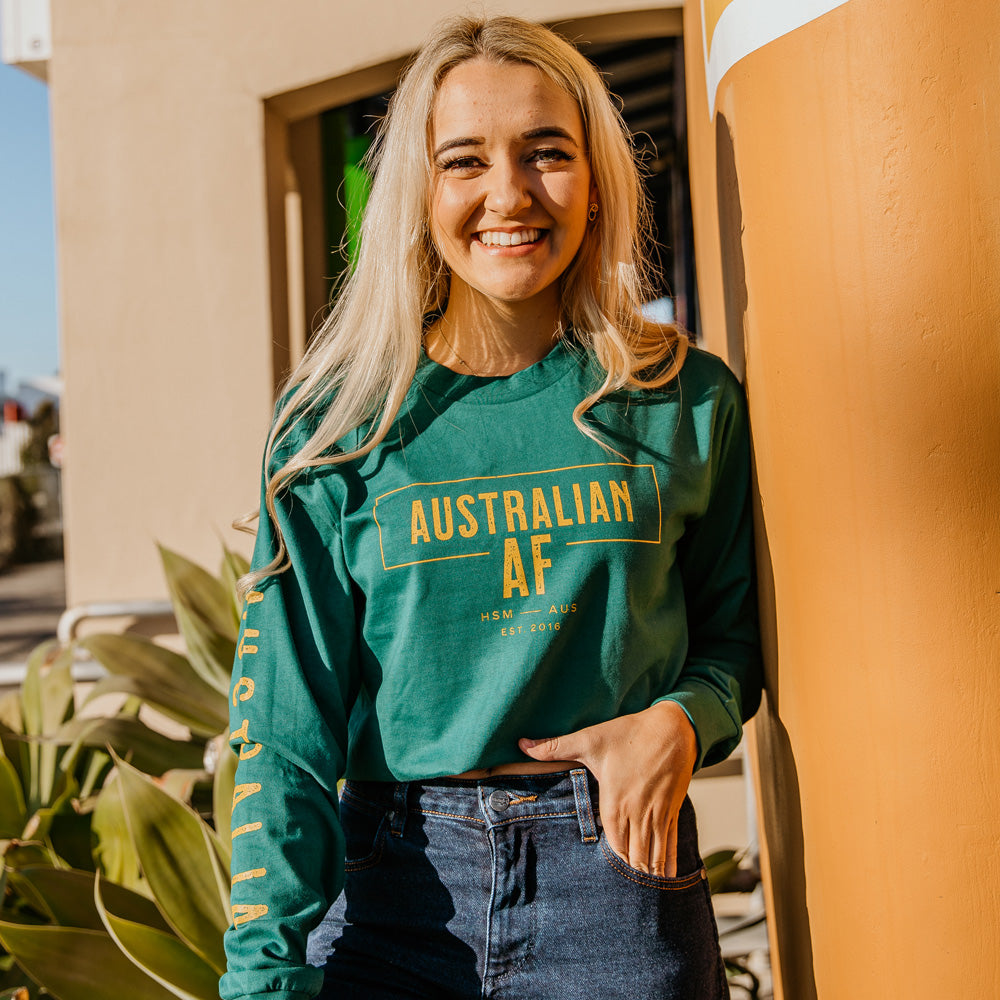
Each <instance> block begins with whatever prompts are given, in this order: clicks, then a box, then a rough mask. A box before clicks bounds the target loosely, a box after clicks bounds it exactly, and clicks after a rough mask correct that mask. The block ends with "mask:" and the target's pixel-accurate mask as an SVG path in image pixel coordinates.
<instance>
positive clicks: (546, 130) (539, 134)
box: [434, 125, 577, 159]
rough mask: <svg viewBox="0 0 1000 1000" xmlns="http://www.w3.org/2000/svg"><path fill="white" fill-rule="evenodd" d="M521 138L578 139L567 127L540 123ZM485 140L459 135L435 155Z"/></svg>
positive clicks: (481, 143)
mask: <svg viewBox="0 0 1000 1000" xmlns="http://www.w3.org/2000/svg"><path fill="white" fill-rule="evenodd" d="M521 139H522V140H530V139H566V140H568V141H569V142H571V143H573V145H574V146H575V145H577V141H576V139H574V138H573V136H572V135H571V134H570V133H569V132H567V131H566V129H564V128H560V127H559V126H558V125H540V126H539V127H538V128H532V129H528V131H527V132H522V133H521ZM485 142H486V139H485V138H484V137H483V136H478V135H476V136H459V137H458V138H455V139H448V140H447V141H446V142H442V143H441V145H440V146H438V148H437V149H435V150H434V157H435V159H436V158H437V157H439V156H440V155H441V154H442V153H447V152H448V150H449V149H458V148H460V147H462V146H482V145H484V144H485Z"/></svg>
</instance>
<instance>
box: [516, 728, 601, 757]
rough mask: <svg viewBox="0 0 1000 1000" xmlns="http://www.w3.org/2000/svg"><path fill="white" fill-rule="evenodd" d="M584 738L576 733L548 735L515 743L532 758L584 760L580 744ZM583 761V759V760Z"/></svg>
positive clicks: (583, 741)
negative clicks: (545, 737)
mask: <svg viewBox="0 0 1000 1000" xmlns="http://www.w3.org/2000/svg"><path fill="white" fill-rule="evenodd" d="M583 743H585V740H583V739H581V738H580V737H579V734H578V733H569V734H568V735H566V736H550V737H548V738H547V739H543V740H529V739H521V740H518V741H517V745H518V746H519V747H520V748H521V752H522V753H525V754H527V755H528V756H529V757H531V758H532V759H533V760H579V761H584V753H585V751H584V750H583V747H582V744H583ZM584 762H585V761H584Z"/></svg>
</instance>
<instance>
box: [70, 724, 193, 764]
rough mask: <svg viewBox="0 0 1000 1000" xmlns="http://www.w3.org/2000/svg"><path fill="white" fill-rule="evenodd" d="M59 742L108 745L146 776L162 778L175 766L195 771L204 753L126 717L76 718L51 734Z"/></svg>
mask: <svg viewBox="0 0 1000 1000" xmlns="http://www.w3.org/2000/svg"><path fill="white" fill-rule="evenodd" d="M52 739H53V740H54V741H56V742H59V743H65V744H74V743H81V744H83V745H85V746H91V747H105V746H111V747H113V748H114V749H115V750H116V751H118V753H119V755H126V754H127V756H128V759H129V760H130V761H131V762H132V763H133V764H135V766H136V767H138V768H140V769H141V770H143V771H145V772H146V773H147V774H152V775H157V776H158V775H161V774H163V772H164V771H167V770H169V769H170V768H174V767H181V768H198V767H200V766H201V764H202V760H203V758H204V754H205V751H204V749H203V747H202V746H201V745H200V744H198V743H191V742H188V741H184V740H172V739H170V737H169V736H164V735H163V734H162V733H158V732H157V731H156V730H155V729H150V728H149V726H147V725H146V724H145V723H144V722H141V721H140V720H139V719H136V718H134V717H132V716H128V715H116V716H113V717H112V718H109V719H101V718H92V719H91V718H84V717H77V718H75V719H71V720H70V721H69V722H67V723H66V724H65V725H63V726H61V727H60V729H59V730H58V731H57V732H56V733H55V734H54V735H53V737H52Z"/></svg>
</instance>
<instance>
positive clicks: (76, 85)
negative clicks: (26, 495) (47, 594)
mask: <svg viewBox="0 0 1000 1000" xmlns="http://www.w3.org/2000/svg"><path fill="white" fill-rule="evenodd" d="M465 6H466V5H464V4H462V5H460V4H455V3H448V2H439V3H435V2H426V0H425V2H410V3H399V2H384V0H383V2H379V0H368V2H366V3H364V4H353V5H348V4H335V3H325V4H318V3H314V2H311V0H288V2H285V3H283V4H282V5H281V7H280V11H279V9H278V8H277V7H276V6H275V5H274V4H273V3H267V2H264V0H252V2H249V0H238V2H237V0H214V2H212V3H208V4H205V3H192V2H176V3H170V4H121V3H117V2H111V0H94V2H89V3H86V4H79V3H73V2H72V0H53V11H52V16H53V53H52V58H51V61H50V65H49V81H50V100H51V111H52V129H53V157H54V173H55V188H56V211H57V231H58V267H59V277H60V309H61V325H62V357H63V363H64V371H65V376H66V396H65V409H64V427H65V436H66V443H67V458H66V471H65V526H66V555H67V586H68V599H69V603H70V604H76V603H80V602H84V601H91V600H105V599H130V598H139V597H155V596H159V595H161V594H162V593H163V590H164V588H163V584H162V581H161V579H160V571H159V566H158V562H157V556H156V552H155V547H154V541H156V540H158V541H160V542H162V543H164V544H166V545H168V546H170V547H173V548H176V549H179V550H181V551H183V552H185V553H186V554H188V555H190V556H191V557H193V558H196V559H199V560H202V561H205V562H209V563H212V564H214V563H215V562H216V560H217V555H218V551H219V541H218V539H219V536H221V537H223V538H225V539H226V540H227V541H229V542H230V543H232V544H238V545H241V546H243V547H245V545H246V543H245V541H243V540H242V538H241V536H237V535H235V533H233V532H232V531H231V530H230V529H229V528H228V525H229V522H230V521H231V519H232V518H233V516H234V515H236V514H238V513H241V512H243V511H245V510H246V509H247V508H248V507H250V506H253V505H255V503H256V494H257V474H258V465H259V453H260V449H261V445H262V439H263V435H264V432H265V428H266V424H267V420H268V416H269V413H270V406H271V398H272V390H273V384H274V367H275V364H276V363H278V364H280V362H281V356H282V355H281V350H280V349H279V350H277V351H275V350H274V348H273V344H272V340H273V337H272V332H273V316H272V312H273V314H274V315H275V316H277V317H278V319H279V324H278V325H279V326H280V320H281V318H282V315H283V314H284V316H285V319H286V326H287V304H286V301H285V300H286V296H287V290H286V289H285V288H283V287H281V285H282V282H281V280H280V279H281V278H282V269H283V268H284V262H283V261H281V260H276V257H275V254H274V253H272V252H271V251H270V250H269V236H270V238H271V239H272V240H273V239H274V238H275V235H276V234H275V232H273V231H272V232H270V233H269V228H268V199H267V178H268V176H272V178H273V173H274V172H273V167H274V164H273V162H272V164H271V166H272V174H270V175H269V174H268V173H267V171H266V169H265V160H266V159H267V157H266V155H265V131H266V130H267V132H268V135H269V136H270V137H271V138H270V139H269V143H270V145H269V147H268V150H267V155H268V156H271V157H272V159H273V157H274V156H275V155H280V154H281V152H282V150H283V148H284V147H283V138H284V133H283V129H284V127H285V124H286V122H287V120H288V119H289V118H294V117H297V116H301V115H304V114H306V113H309V112H313V113H314V112H315V111H316V110H318V109H319V108H321V107H323V106H324V103H325V104H326V105H329V104H331V103H337V102H341V101H346V100H352V99H355V98H356V97H358V96H360V95H361V94H362V93H364V92H365V90H366V88H368V87H371V86H372V85H373V81H374V82H375V83H376V84H378V83H380V84H381V85H383V86H384V85H385V82H386V81H387V80H388V79H390V78H391V71H386V70H383V71H376V72H375V73H374V74H371V73H369V74H368V75H367V76H366V75H365V70H366V69H369V68H370V67H378V66H380V65H382V64H385V63H391V64H393V65H398V60H399V59H400V58H401V57H402V56H405V55H406V54H407V53H409V52H410V51H411V50H412V49H413V48H414V47H415V45H416V44H417V43H418V42H419V40H420V38H421V37H422V36H423V35H424V34H425V32H426V30H427V27H428V25H430V24H431V23H432V22H433V21H434V20H436V19H437V18H439V17H440V16H442V15H444V14H446V13H449V12H453V11H458V10H462V9H464V7H465ZM677 6H679V4H668V5H663V4H653V3H643V2H641V0H630V2H627V3H625V2H617V3H616V2H613V0H601V2H586V0H572V2H569V0H544V2H536V3H533V4H531V5H527V4H523V5H521V6H520V8H514V10H515V11H516V12H521V13H525V14H528V15H529V16H531V17H534V18H537V19H540V20H549V21H556V20H560V21H561V20H567V19H579V18H584V19H586V18H593V19H594V20H590V21H585V22H581V25H580V30H576V25H574V29H573V30H574V33H576V34H584V33H586V34H589V35H591V37H594V38H597V37H601V36H602V34H605V35H606V34H607V33H609V32H610V33H614V32H615V31H616V30H621V27H622V22H621V18H620V16H619V15H621V14H622V13H623V12H632V13H630V15H629V18H628V19H627V20H628V21H629V24H628V31H638V32H639V33H640V34H641V33H642V31H643V30H644V26H645V29H648V30H650V31H653V30H656V26H657V24H659V25H661V26H662V24H663V23H664V20H663V19H664V18H665V17H666V18H668V20H669V19H670V18H673V19H674V20H673V21H671V22H670V23H672V24H673V25H674V26H675V27H676V24H677V19H678V17H679V15H678V12H677V11H676V10H668V9H667V8H669V7H677ZM609 14H611V15H615V17H610V18H609V17H608V15H609ZM616 18H617V19H618V20H617V27H616ZM390 69H391V67H390ZM352 74H353V76H351V75H352ZM345 76H346V77H348V79H347V80H346V82H342V83H339V84H338V83H334V84H327V85H325V86H324V83H323V82H324V81H331V80H337V78H341V77H345ZM280 95H286V96H285V97H282V96H280ZM266 99H272V100H270V102H269V104H268V108H269V110H268V112H267V115H265V100H266ZM266 122H267V129H266V128H265V125H266ZM275 126H277V128H276V127H275ZM275 134H277V140H275V139H274V136H275ZM278 175H279V176H280V171H279V172H278ZM272 183H273V179H272ZM271 193H272V196H273V194H274V192H273V191H272V192H271ZM272 208H273V197H272ZM278 221H279V223H280V219H279V220H278ZM271 223H272V227H271V228H272V230H273V229H274V223H275V219H274V217H273V213H272V219H271ZM277 235H279V236H281V237H282V239H283V238H284V234H283V233H280V234H277ZM276 276H277V278H276ZM272 292H273V293H274V295H275V296H276V297H275V298H274V299H273V301H272ZM291 294H292V301H293V302H295V301H297V300H296V299H295V295H296V294H297V289H296V288H295V287H294V286H293V287H292V289H291ZM293 327H294V324H293ZM298 332H299V334H301V330H299V331H298ZM279 333H280V334H281V336H285V337H287V336H288V331H287V330H285V331H279ZM295 334H296V331H295V330H294V329H293V330H292V331H291V335H292V339H293V341H294V337H295ZM281 336H279V340H280V339H281Z"/></svg>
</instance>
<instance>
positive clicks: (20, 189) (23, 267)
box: [0, 62, 59, 392]
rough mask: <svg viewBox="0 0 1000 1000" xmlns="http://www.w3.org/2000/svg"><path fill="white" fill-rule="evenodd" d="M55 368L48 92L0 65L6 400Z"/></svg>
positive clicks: (1, 330) (0, 296)
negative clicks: (26, 382) (25, 380)
mask: <svg viewBox="0 0 1000 1000" xmlns="http://www.w3.org/2000/svg"><path fill="white" fill-rule="evenodd" d="M58 368H59V348H58V326H57V317H56V265H55V223H54V221H53V210H52V154H51V148H50V144H49V95H48V88H47V87H46V85H45V84H44V83H42V82H41V81H40V80H36V79H35V78H34V77H31V76H29V75H28V74H27V73H25V72H24V71H23V70H20V69H17V68H16V67H14V66H7V65H6V64H4V63H2V62H0V370H3V371H6V373H7V385H6V388H7V391H8V392H10V391H11V390H13V389H14V388H16V386H17V383H18V382H19V381H20V380H21V379H22V378H26V377H28V376H31V375H51V374H53V373H54V372H56V371H57V370H58Z"/></svg>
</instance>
